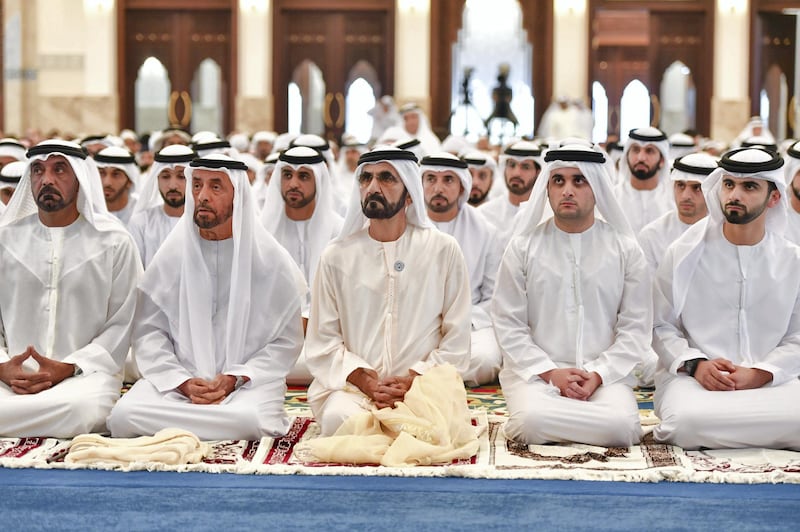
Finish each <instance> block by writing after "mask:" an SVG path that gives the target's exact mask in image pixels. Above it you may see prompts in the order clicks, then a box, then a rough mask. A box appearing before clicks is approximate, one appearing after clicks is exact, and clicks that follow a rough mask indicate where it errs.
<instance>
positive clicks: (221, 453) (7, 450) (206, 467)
mask: <svg viewBox="0 0 800 532" xmlns="http://www.w3.org/2000/svg"><path fill="white" fill-rule="evenodd" d="M505 420H506V418H505V417H504V416H498V415H495V414H486V413H485V412H476V413H475V415H474V417H473V425H474V426H475V428H476V432H477V433H478V434H479V440H480V448H479V451H478V453H477V455H476V456H473V457H472V458H471V459H469V460H461V461H457V462H454V463H451V464H446V465H440V466H424V467H406V468H391V467H383V466H377V465H374V466H370V465H366V466H364V465H362V466H353V465H344V464H327V463H326V464H322V463H315V462H308V461H304V460H303V459H302V457H300V456H298V454H297V453H296V452H295V449H296V446H297V445H298V444H299V443H300V442H302V441H305V440H308V439H311V438H316V437H319V427H318V425H317V423H316V422H315V421H314V420H313V419H312V418H311V417H308V416H295V417H293V419H292V423H291V428H290V430H289V432H288V434H287V435H286V436H284V437H282V438H268V437H265V438H262V439H261V440H260V441H245V440H233V441H219V442H210V452H209V454H208V455H207V456H206V458H205V459H204V460H203V462H202V463H200V464H191V465H183V466H166V465H164V464H158V463H133V464H130V465H129V466H126V467H118V466H111V465H105V464H95V465H93V466H91V468H93V469H105V470H121V471H135V470H147V471H203V472H210V473H239V474H278V475H294V474H301V475H347V476H354V475H362V476H400V477H464V478H497V479H564V480H604V481H627V482H658V481H680V482H714V483H746V484H755V483H800V453H798V452H791V451H775V450H766V449H735V450H726V451H689V452H686V451H683V450H682V449H680V448H678V447H674V446H671V445H663V444H658V443H655V442H654V441H653V440H652V437H651V436H650V435H648V436H645V438H644V439H643V441H642V443H641V445H637V446H633V447H630V448H628V447H612V448H606V447H595V446H590V445H580V444H562V445H525V444H520V443H518V442H514V441H509V440H507V439H506V438H505V436H504V434H503V424H504V423H505ZM68 447H69V441H66V440H57V439H53V438H2V439H0V466H3V467H10V468H20V467H29V468H30V467H32V468H40V469H77V468H83V467H76V466H74V465H68V464H66V463H65V462H64V457H65V455H66V453H67V450H68Z"/></svg>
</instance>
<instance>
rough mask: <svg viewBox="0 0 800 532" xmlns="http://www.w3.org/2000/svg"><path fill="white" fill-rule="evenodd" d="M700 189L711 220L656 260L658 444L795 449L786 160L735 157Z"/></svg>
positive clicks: (798, 317)
mask: <svg viewBox="0 0 800 532" xmlns="http://www.w3.org/2000/svg"><path fill="white" fill-rule="evenodd" d="M719 165H720V168H718V169H717V170H715V171H714V172H713V173H712V174H711V175H710V176H708V179H707V180H706V181H705V182H704V183H703V189H704V191H705V193H706V204H707V205H708V210H709V215H708V217H706V218H705V219H704V220H701V221H700V222H698V223H696V224H694V225H693V226H692V227H690V228H689V229H688V230H687V231H686V232H685V233H684V234H683V236H681V237H680V238H679V239H678V240H676V241H675V242H674V243H673V244H672V246H670V247H669V249H668V250H667V253H666V254H665V255H664V258H663V259H662V261H661V265H660V266H659V268H658V272H657V273H656V279H655V283H654V290H653V305H654V329H653V348H654V349H655V351H656V353H657V354H658V356H659V371H658V373H657V374H656V394H655V412H656V415H658V417H659V418H660V419H661V424H660V425H658V426H657V427H656V428H655V430H654V431H653V435H654V437H655V439H656V441H659V442H668V443H671V444H673V445H678V446H680V447H683V448H685V449H698V448H701V447H709V448H731V447H734V448H735V447H768V448H778V449H783V448H788V449H793V450H795V451H798V450H800V409H798V408H797V404H798V403H799V402H800V381H799V380H798V379H797V377H798V375H800V276H798V275H797V272H798V271H800V248H798V247H797V246H796V245H794V244H792V243H790V242H789V241H787V240H786V239H784V238H783V236H782V235H783V231H784V227H785V224H786V210H787V202H786V200H785V199H784V198H783V197H782V194H784V192H785V188H786V187H785V181H784V175H783V171H782V168H781V167H782V166H783V160H782V159H781V158H780V157H779V156H777V155H774V154H773V153H770V152H768V151H766V150H763V149H759V148H743V149H737V150H732V151H730V152H728V153H726V154H725V155H723V157H722V159H720V162H719Z"/></svg>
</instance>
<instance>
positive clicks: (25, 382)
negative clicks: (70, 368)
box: [0, 346, 53, 395]
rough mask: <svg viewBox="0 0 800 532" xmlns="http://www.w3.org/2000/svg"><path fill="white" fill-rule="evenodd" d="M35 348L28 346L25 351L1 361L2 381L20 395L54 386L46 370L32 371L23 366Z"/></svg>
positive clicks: (0, 376) (0, 377)
mask: <svg viewBox="0 0 800 532" xmlns="http://www.w3.org/2000/svg"><path fill="white" fill-rule="evenodd" d="M33 353H35V350H34V349H33V347H31V346H28V349H26V350H25V352H24V353H20V354H19V355H16V356H13V357H11V359H10V360H9V361H8V362H3V363H0V381H3V382H4V383H5V384H7V385H8V386H9V387H10V388H11V391H12V392H14V393H16V394H20V395H30V394H35V393H39V392H41V391H44V390H47V389H49V388H51V387H52V386H53V380H52V377H51V375H50V374H49V373H47V372H45V371H37V372H31V371H28V370H26V369H25V368H23V367H22V364H23V363H24V362H25V361H26V360H27V359H28V358H30V357H31V356H32V355H33Z"/></svg>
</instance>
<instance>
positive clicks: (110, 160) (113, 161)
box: [94, 146, 139, 225]
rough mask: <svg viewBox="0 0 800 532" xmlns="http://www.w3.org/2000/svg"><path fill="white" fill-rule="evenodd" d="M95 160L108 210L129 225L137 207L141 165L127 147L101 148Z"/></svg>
mask: <svg viewBox="0 0 800 532" xmlns="http://www.w3.org/2000/svg"><path fill="white" fill-rule="evenodd" d="M94 162H95V163H96V164H97V169H98V170H99V171H100V179H101V181H102V183H103V194H104V195H105V198H106V207H107V208H108V212H110V213H111V214H113V215H114V216H116V217H117V218H119V219H120V221H121V222H122V223H123V224H125V225H128V222H129V221H130V219H131V215H132V214H133V210H134V208H135V207H136V196H134V191H136V192H137V193H138V191H137V190H136V185H137V183H138V182H139V167H138V166H136V158H135V157H134V156H133V154H132V153H131V152H129V151H128V150H126V149H125V148H118V147H116V146H110V147H108V148H104V149H102V150H100V152H98V153H97V154H96V155H95V156H94Z"/></svg>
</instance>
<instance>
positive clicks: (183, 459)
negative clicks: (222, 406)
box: [64, 428, 209, 466]
mask: <svg viewBox="0 0 800 532" xmlns="http://www.w3.org/2000/svg"><path fill="white" fill-rule="evenodd" d="M208 450H209V447H208V444H206V443H203V442H201V441H200V439H199V438H198V437H197V436H195V435H194V434H192V433H191V432H189V431H186V430H181V429H174V428H168V429H163V430H160V431H158V432H157V433H156V434H155V435H153V436H140V437H138V438H106V437H104V436H100V435H98V434H81V435H80V436H77V437H75V439H73V440H72V443H71V444H70V446H69V453H68V454H67V456H66V458H65V459H64V461H65V462H66V463H68V464H81V465H90V464H93V463H104V464H109V463H110V464H116V465H120V466H125V465H128V464H130V463H132V462H158V463H162V464H168V465H180V464H196V463H198V462H200V461H201V460H202V459H203V457H204V456H205V455H206V454H207V453H208Z"/></svg>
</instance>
